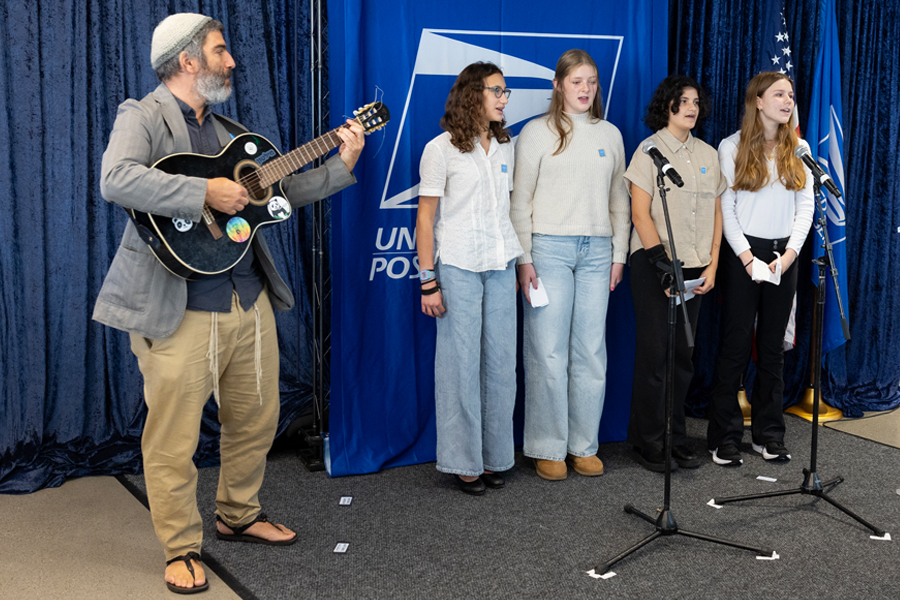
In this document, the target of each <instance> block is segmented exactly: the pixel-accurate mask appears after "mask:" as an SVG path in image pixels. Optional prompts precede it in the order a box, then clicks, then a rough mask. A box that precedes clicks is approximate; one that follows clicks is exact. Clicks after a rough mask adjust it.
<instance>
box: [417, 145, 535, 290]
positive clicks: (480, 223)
mask: <svg viewBox="0 0 900 600" xmlns="http://www.w3.org/2000/svg"><path fill="white" fill-rule="evenodd" d="M513 162H514V159H513V145H512V143H511V142H510V143H506V144H500V143H498V142H497V140H496V139H495V138H491V145H490V148H489V149H488V152H487V154H485V152H484V149H483V148H482V147H481V144H480V143H479V140H477V139H476V140H475V149H474V150H472V152H467V153H463V152H460V151H459V150H458V149H457V148H456V147H455V146H453V144H451V143H450V134H449V133H447V132H444V133H442V134H441V135H439V136H437V137H436V138H434V139H433V140H431V141H430V142H428V144H427V145H426V146H425V150H424V152H422V160H421V162H420V163H419V175H420V177H421V181H420V183H419V195H420V196H437V197H438V198H440V200H439V201H438V206H437V213H436V214H435V219H434V259H435V260H438V258H440V260H441V262H442V263H444V264H446V265H453V266H454V267H458V268H460V269H465V270H467V271H473V272H476V273H481V272H484V271H499V270H503V269H505V268H506V266H507V264H509V261H511V260H512V259H514V258H516V257H517V256H520V255H521V254H522V246H521V245H520V244H519V240H518V238H517V237H516V232H515V230H513V226H512V222H511V221H510V219H509V193H510V191H511V190H512V182H513Z"/></svg>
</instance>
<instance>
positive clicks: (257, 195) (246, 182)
mask: <svg viewBox="0 0 900 600" xmlns="http://www.w3.org/2000/svg"><path fill="white" fill-rule="evenodd" d="M234 175H235V181H237V182H238V183H240V184H241V185H243V186H244V187H245V188H247V193H249V194H250V203H251V204H255V205H256V206H262V205H263V204H265V203H266V202H268V201H269V198H270V197H271V196H272V188H271V187H262V184H261V183H260V181H259V173H258V172H257V165H256V163H255V162H253V161H252V160H244V161H241V162H240V163H238V165H237V167H236V168H235V172H234Z"/></svg>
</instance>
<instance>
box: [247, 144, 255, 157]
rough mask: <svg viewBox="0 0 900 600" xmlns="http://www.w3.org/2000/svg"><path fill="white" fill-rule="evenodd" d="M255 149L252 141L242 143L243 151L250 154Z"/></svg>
mask: <svg viewBox="0 0 900 600" xmlns="http://www.w3.org/2000/svg"><path fill="white" fill-rule="evenodd" d="M256 150H257V148H256V144H254V143H253V142H247V143H246V144H244V152H246V153H247V154H249V155H250V156H253V155H254V154H256Z"/></svg>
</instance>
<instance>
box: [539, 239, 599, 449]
mask: <svg viewBox="0 0 900 600" xmlns="http://www.w3.org/2000/svg"><path fill="white" fill-rule="evenodd" d="M531 243H532V248H531V257H532V260H533V261H534V268H535V271H536V272H537V276H538V277H539V278H540V279H541V283H542V284H543V286H544V287H545V288H546V290H547V296H548V299H549V300H550V303H549V304H548V305H547V306H542V307H540V308H533V307H532V306H531V305H530V304H529V303H528V302H527V301H525V302H524V306H525V331H524V333H525V336H524V357H525V437H524V442H525V447H524V451H525V455H526V456H530V457H532V458H539V459H544V460H565V458H566V454H572V455H573V456H581V457H584V456H593V455H595V454H596V453H597V447H598V436H599V429H600V415H601V414H602V413H603V400H604V397H605V395H606V307H607V303H608V301H609V275H610V269H611V267H612V240H611V238H608V237H599V236H556V235H533V236H532V242H531Z"/></svg>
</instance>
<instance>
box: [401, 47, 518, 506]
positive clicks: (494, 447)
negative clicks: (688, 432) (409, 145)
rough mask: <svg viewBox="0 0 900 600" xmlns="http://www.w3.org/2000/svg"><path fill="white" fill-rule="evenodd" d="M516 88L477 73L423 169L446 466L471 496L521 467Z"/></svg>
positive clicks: (425, 267)
mask: <svg viewBox="0 0 900 600" xmlns="http://www.w3.org/2000/svg"><path fill="white" fill-rule="evenodd" d="M509 95H510V90H509V89H508V88H507V87H506V80H505V79H504V78H503V73H502V72H501V71H500V69H499V68H498V67H497V66H496V65H493V64H490V63H480V62H479V63H474V64H471V65H469V66H467V67H466V68H465V69H463V71H462V73H460V74H459V77H457V78H456V82H455V83H454V84H453V87H452V88H451V90H450V94H449V96H448V97H447V104H446V110H445V114H444V117H443V118H442V119H441V127H442V128H443V129H444V133H442V134H441V135H439V136H437V137H436V138H434V139H433V140H431V141H430V142H428V145H426V146H425V150H424V152H423V153H422V160H421V163H420V166H419V171H420V177H421V182H420V183H419V209H418V216H417V219H416V236H417V248H418V256H419V267H420V268H421V269H422V270H421V272H420V273H419V276H420V279H421V288H422V312H424V313H425V314H426V315H429V316H432V317H437V318H438V319H437V344H436V348H435V357H434V367H435V368H434V371H435V381H434V384H435V385H434V387H435V406H436V411H435V415H436V424H437V468H438V470H439V471H442V472H444V473H453V474H455V475H456V476H457V479H456V481H457V483H458V484H459V487H460V488H461V489H462V491H464V492H466V493H468V494H473V495H481V494H484V492H485V489H486V487H491V488H500V487H503V485H504V480H503V477H502V475H500V473H501V472H503V471H506V470H508V469H510V468H512V466H513V462H514V457H513V422H512V414H513V408H514V406H515V401H516V304H515V302H516V278H515V271H514V267H513V265H514V263H515V259H516V257H517V256H519V255H521V254H522V247H521V246H520V245H519V242H518V240H517V239H516V234H515V231H513V228H512V224H511V223H510V220H509V192H510V190H511V189H512V182H513V150H512V144H510V143H509V142H510V141H511V140H510V136H509V133H508V132H507V131H506V130H505V129H504V128H503V126H504V125H505V123H506V122H505V120H504V118H503V110H504V108H505V107H506V104H507V102H508V98H509Z"/></svg>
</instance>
